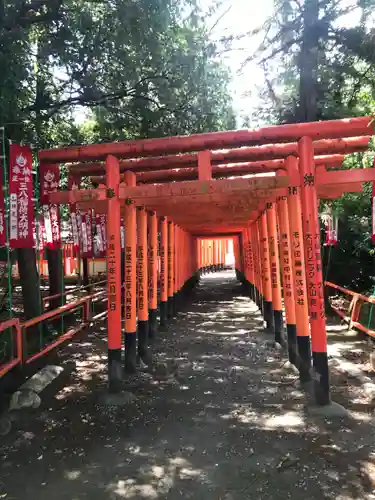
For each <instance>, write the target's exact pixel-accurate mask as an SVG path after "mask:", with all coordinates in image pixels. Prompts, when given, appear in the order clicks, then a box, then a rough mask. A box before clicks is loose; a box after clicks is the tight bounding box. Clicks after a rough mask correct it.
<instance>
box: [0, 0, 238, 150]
mask: <svg viewBox="0 0 375 500" xmlns="http://www.w3.org/2000/svg"><path fill="white" fill-rule="evenodd" d="M0 70H1V74H2V78H1V83H0V123H1V124H5V126H6V127H7V131H8V134H7V135H8V136H9V137H11V138H12V139H15V140H28V141H32V142H33V144H34V145H35V146H37V147H38V146H42V147H43V146H45V145H54V144H61V143H65V144H66V143H67V144H69V143H75V142H81V141H85V140H107V139H121V138H128V137H132V138H133V137H146V136H148V137H149V136H155V135H170V134H179V133H187V132H199V131H203V130H216V129H219V128H221V129H222V128H228V127H233V126H234V113H233V111H232V107H231V99H230V95H229V93H228V91H227V83H228V79H229V74H228V72H227V70H226V68H225V67H223V65H221V63H220V62H219V61H218V60H217V59H216V58H215V47H214V45H213V44H212V42H210V40H209V37H208V33H207V29H206V27H205V24H204V22H203V20H202V17H201V15H200V11H199V9H198V7H197V6H196V5H195V4H194V3H192V2H191V3H188V2H178V1H176V0H140V1H134V0H96V1H88V0H74V1H73V0H12V1H10V2H6V3H5V2H4V1H2V2H1V6H0ZM77 110H80V111H81V114H82V110H87V111H88V117H89V120H88V123H86V124H85V126H84V127H80V126H79V125H77V123H76V120H75V118H76V117H77Z"/></svg>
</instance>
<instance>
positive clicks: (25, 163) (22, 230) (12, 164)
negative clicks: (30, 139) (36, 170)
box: [9, 144, 34, 248]
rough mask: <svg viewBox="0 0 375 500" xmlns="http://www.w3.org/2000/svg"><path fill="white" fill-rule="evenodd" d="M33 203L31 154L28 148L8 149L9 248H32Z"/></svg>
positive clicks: (15, 146) (13, 146)
mask: <svg viewBox="0 0 375 500" xmlns="http://www.w3.org/2000/svg"><path fill="white" fill-rule="evenodd" d="M33 221H34V201H33V176H32V153H31V148H30V147H29V146H20V145H19V144H11V145H10V147H9V244H10V247H11V248H32V247H33V246H34V234H33Z"/></svg>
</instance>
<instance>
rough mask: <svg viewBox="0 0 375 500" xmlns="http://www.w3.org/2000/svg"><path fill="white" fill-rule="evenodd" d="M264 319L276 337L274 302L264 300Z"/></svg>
mask: <svg viewBox="0 0 375 500" xmlns="http://www.w3.org/2000/svg"><path fill="white" fill-rule="evenodd" d="M263 318H264V321H265V322H266V328H267V330H268V331H269V333H272V334H273V335H275V322H274V317H273V309H272V302H271V301H268V300H265V299H263Z"/></svg>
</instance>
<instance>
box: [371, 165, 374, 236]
mask: <svg viewBox="0 0 375 500" xmlns="http://www.w3.org/2000/svg"><path fill="white" fill-rule="evenodd" d="M373 168H375V158H374V165H373ZM371 240H372V243H373V244H374V245H375V182H373V183H372V235H371Z"/></svg>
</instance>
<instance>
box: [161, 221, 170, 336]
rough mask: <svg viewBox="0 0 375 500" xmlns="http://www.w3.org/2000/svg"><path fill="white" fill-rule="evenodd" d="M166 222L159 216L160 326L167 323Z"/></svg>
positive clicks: (163, 326)
mask: <svg viewBox="0 0 375 500" xmlns="http://www.w3.org/2000/svg"><path fill="white" fill-rule="evenodd" d="M168 265H169V264H168V223H167V219H166V217H161V218H160V327H161V328H165V327H166V326H167V324H168V285H169V279H168Z"/></svg>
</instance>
